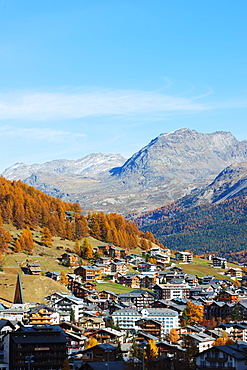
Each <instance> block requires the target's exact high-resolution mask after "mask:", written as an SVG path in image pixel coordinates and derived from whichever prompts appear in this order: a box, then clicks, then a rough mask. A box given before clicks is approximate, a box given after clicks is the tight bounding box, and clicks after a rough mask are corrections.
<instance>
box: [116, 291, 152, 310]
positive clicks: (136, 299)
mask: <svg viewBox="0 0 247 370" xmlns="http://www.w3.org/2000/svg"><path fill="white" fill-rule="evenodd" d="M117 300H118V302H119V303H120V304H121V303H126V302H131V303H132V304H133V305H134V306H135V307H150V306H151V305H152V304H153V303H154V301H155V297H154V294H152V293H151V292H149V291H148V290H134V291H132V292H128V293H122V294H120V295H119V296H118V298H117Z"/></svg>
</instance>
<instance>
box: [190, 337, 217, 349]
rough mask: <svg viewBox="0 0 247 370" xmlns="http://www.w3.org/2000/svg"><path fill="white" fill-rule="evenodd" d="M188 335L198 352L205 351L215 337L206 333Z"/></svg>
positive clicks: (211, 344)
mask: <svg viewBox="0 0 247 370" xmlns="http://www.w3.org/2000/svg"><path fill="white" fill-rule="evenodd" d="M188 337H189V338H190V339H192V340H193V342H194V343H195V345H196V346H197V349H198V352H202V351H205V350H206V349H208V348H211V347H212V346H213V343H214V341H215V338H213V337H211V336H210V335H208V334H206V333H202V332H200V333H196V334H189V335H188Z"/></svg>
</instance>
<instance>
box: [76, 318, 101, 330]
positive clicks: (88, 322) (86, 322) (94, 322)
mask: <svg viewBox="0 0 247 370" xmlns="http://www.w3.org/2000/svg"><path fill="white" fill-rule="evenodd" d="M80 326H81V327H82V328H84V329H87V330H88V329H90V330H91V329H94V330H99V329H102V328H105V320H104V319H103V317H96V316H92V317H83V318H81V319H80Z"/></svg>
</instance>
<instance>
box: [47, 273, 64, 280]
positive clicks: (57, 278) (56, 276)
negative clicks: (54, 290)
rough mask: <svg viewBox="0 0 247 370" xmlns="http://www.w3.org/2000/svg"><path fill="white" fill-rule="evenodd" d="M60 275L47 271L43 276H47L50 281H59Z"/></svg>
mask: <svg viewBox="0 0 247 370" xmlns="http://www.w3.org/2000/svg"><path fill="white" fill-rule="evenodd" d="M60 274H61V272H60V271H48V272H47V273H46V274H45V276H47V277H48V278H50V279H52V280H55V281H59V280H60Z"/></svg>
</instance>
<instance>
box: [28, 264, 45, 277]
mask: <svg viewBox="0 0 247 370" xmlns="http://www.w3.org/2000/svg"><path fill="white" fill-rule="evenodd" d="M26 270H27V273H28V275H40V273H41V271H42V270H41V267H40V264H39V263H38V262H31V263H28V264H27V269H26Z"/></svg>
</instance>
